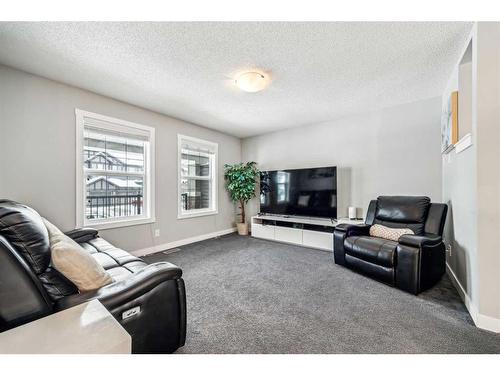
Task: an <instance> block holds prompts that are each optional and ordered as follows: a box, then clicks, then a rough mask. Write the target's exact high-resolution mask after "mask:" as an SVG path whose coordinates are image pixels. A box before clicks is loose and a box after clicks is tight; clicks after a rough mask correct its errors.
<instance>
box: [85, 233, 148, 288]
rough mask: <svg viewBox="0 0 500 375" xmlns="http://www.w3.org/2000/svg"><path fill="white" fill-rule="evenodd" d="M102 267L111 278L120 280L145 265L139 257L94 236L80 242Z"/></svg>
mask: <svg viewBox="0 0 500 375" xmlns="http://www.w3.org/2000/svg"><path fill="white" fill-rule="evenodd" d="M80 245H81V246H82V247H83V248H84V249H85V250H86V251H87V252H89V253H90V255H92V256H93V257H94V259H95V260H97V262H98V263H99V264H100V265H101V266H102V267H103V268H104V270H105V271H106V272H107V273H108V275H109V276H111V277H112V278H113V280H114V281H115V282H116V281H121V280H123V279H126V278H127V277H129V276H130V275H132V274H133V273H136V272H137V271H140V270H142V269H143V268H144V267H146V266H147V263H145V262H143V261H142V260H141V259H140V258H137V257H135V256H133V255H131V254H130V253H128V252H126V251H125V250H122V249H120V248H117V247H115V246H113V245H111V244H110V243H109V242H108V241H106V240H104V239H102V238H100V237H96V238H93V239H91V240H90V241H88V242H85V243H81V244H80Z"/></svg>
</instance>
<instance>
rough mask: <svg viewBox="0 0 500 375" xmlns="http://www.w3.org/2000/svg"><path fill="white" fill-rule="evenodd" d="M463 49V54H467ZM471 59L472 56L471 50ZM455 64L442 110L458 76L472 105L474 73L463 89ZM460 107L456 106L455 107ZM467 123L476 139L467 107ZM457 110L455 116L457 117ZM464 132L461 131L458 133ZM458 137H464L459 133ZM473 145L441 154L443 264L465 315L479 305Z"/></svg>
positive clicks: (464, 96)
mask: <svg viewBox="0 0 500 375" xmlns="http://www.w3.org/2000/svg"><path fill="white" fill-rule="evenodd" d="M466 47H467V46H464V53H467V51H471V50H469V49H466ZM473 55H474V58H475V56H476V52H475V47H474V53H473ZM459 63H460V62H457V65H456V67H455V68H454V70H453V72H452V74H451V76H450V79H449V82H448V85H447V87H446V89H445V90H444V93H443V98H442V110H443V111H444V109H445V108H446V107H447V106H448V98H449V96H450V94H451V93H452V92H453V91H456V90H459V76H462V79H461V80H460V81H461V84H460V86H461V87H460V89H461V92H459V98H461V99H462V101H463V100H464V99H466V98H467V97H469V100H470V101H471V102H472V101H473V100H475V96H474V95H473V94H472V93H473V90H474V87H475V79H476V77H475V73H474V71H473V69H472V63H471V67H470V77H466V79H467V81H469V79H470V85H467V84H466V85H465V86H464V85H463V74H460V73H463V70H464V67H463V66H462V67H461V66H460V65H459ZM465 89H470V90H471V92H470V94H465V93H464V91H465ZM459 104H460V103H459ZM470 107H471V108H470V112H471V123H470V124H467V125H466V128H468V129H469V131H470V132H471V134H472V139H473V140H475V138H476V133H475V132H476V125H475V120H473V119H475V108H474V106H473V105H472V103H470ZM460 108H461V107H459V113H460ZM460 120H461V116H459V129H460V127H461V121H460ZM461 130H462V131H463V130H464V129H463V127H462V129H461ZM459 134H460V135H461V136H463V135H465V134H462V132H461V131H460V130H459ZM476 153H477V145H476V143H475V141H473V144H472V146H470V147H469V148H467V149H465V150H464V151H462V152H461V153H458V154H457V153H455V150H452V151H450V152H449V153H448V154H444V155H443V158H442V161H443V202H445V203H447V204H448V209H449V212H448V218H447V220H446V225H445V231H444V241H445V243H446V245H447V247H448V248H449V247H451V252H447V254H446V262H447V264H448V267H449V271H451V277H452V279H456V280H457V281H458V283H459V285H458V289H459V292H460V293H461V294H463V296H462V297H463V298H464V300H465V301H464V302H465V303H466V304H467V307H468V309H469V311H471V310H472V311H477V309H478V303H479V279H478V254H477V201H476V197H477V189H476V177H475V176H476V165H477V157H476Z"/></svg>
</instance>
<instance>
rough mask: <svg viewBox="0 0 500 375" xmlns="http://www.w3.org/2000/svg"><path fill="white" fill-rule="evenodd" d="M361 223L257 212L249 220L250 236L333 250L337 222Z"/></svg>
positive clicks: (358, 221) (358, 222) (361, 221)
mask: <svg viewBox="0 0 500 375" xmlns="http://www.w3.org/2000/svg"><path fill="white" fill-rule="evenodd" d="M344 223H345V224H363V220H349V219H337V220H332V219H324V218H311V217H301V216H282V215H267V214H259V215H257V216H253V217H252V220H251V233H252V237H256V238H264V239H267V240H273V241H278V242H286V243H292V244H295V245H302V246H306V247H312V248H315V249H320V250H326V251H333V231H334V229H335V226H336V225H337V224H344Z"/></svg>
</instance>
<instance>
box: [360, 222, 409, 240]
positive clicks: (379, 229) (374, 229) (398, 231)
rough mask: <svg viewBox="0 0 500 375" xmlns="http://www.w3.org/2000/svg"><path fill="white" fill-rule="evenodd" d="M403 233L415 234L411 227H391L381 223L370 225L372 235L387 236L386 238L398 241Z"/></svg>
mask: <svg viewBox="0 0 500 375" xmlns="http://www.w3.org/2000/svg"><path fill="white" fill-rule="evenodd" d="M403 234H415V232H413V231H412V230H411V229H409V228H389V227H386V226H384V225H380V224H373V225H372V226H371V227H370V236H373V237H380V238H385V239H386V240H391V241H398V240H399V237H401V236H402V235H403Z"/></svg>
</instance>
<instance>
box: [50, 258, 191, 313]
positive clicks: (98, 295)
mask: <svg viewBox="0 0 500 375" xmlns="http://www.w3.org/2000/svg"><path fill="white" fill-rule="evenodd" d="M181 276H182V270H181V269H180V268H179V267H177V266H175V265H173V264H171V263H167V262H159V263H154V264H150V265H148V266H146V267H145V268H143V269H142V270H140V271H138V272H136V273H134V274H132V275H130V277H128V278H126V279H124V280H122V281H117V282H114V283H111V284H109V285H106V286H103V287H102V288H100V289H97V290H94V291H90V292H85V293H81V294H75V295H72V296H69V297H66V298H63V299H60V300H59V301H57V303H56V309H57V310H64V309H67V308H69V307H72V306H76V305H79V304H81V303H84V302H87V301H90V300H93V299H98V300H99V301H100V302H101V303H102V304H103V305H104V306H105V307H106V308H108V309H113V308H115V307H117V306H121V305H123V304H125V303H127V302H129V301H131V300H133V299H135V298H137V297H139V296H141V295H143V294H145V293H147V292H149V291H150V290H152V289H153V288H154V287H156V286H157V285H159V284H161V283H163V282H165V281H169V280H176V279H180V278H181Z"/></svg>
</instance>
